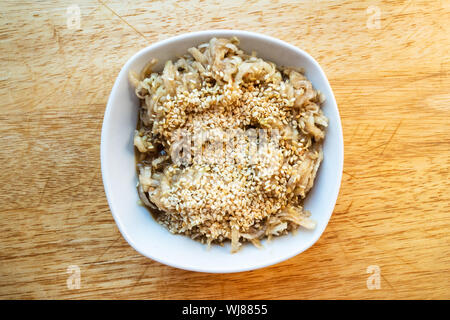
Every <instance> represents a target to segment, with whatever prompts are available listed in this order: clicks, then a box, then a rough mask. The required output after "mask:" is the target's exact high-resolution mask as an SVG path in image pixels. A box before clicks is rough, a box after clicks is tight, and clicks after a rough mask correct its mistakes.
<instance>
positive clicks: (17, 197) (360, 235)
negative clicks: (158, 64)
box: [0, 0, 450, 299]
mask: <svg viewBox="0 0 450 320" xmlns="http://www.w3.org/2000/svg"><path fill="white" fill-rule="evenodd" d="M74 4H75V5H77V6H78V7H79V8H80V12H81V16H80V18H81V20H80V29H78V30H74V29H70V28H68V25H67V19H68V15H67V8H68V7H69V6H71V5H74ZM371 6H374V8H375V10H377V8H378V9H379V12H380V20H379V22H380V25H379V28H377V27H376V26H375V27H373V24H371V21H372V20H371V19H373V12H374V11H371V10H373V8H372V9H369V11H368V8H369V7H371ZM448 21H450V2H449V1H389V2H387V1H370V2H363V1H339V2H338V1H336V2H335V1H281V0H280V1H243V0H239V1H238V0H231V1H226V2H225V1H224V2H222V1H194V0H191V1H183V2H180V1H174V0H170V1H152V2H149V3H146V4H135V3H133V2H132V1H125V2H122V1H115V0H114V1H113V0H111V1H109V0H102V1H94V0H77V1H72V0H71V1H67V2H65V1H61V2H59V4H54V3H52V2H48V3H47V2H34V1H30V2H28V3H27V2H26V1H24V2H20V3H19V2H17V1H2V2H1V4H0V22H1V23H0V67H1V68H0V97H1V99H0V107H1V108H0V159H1V171H0V212H1V222H0V233H1V235H2V236H1V238H0V298H4V299H12V298H20V299H24V298H31V299H56V298H64V299H67V298H75V299H84V298H100V299H107V298H122V299H173V298H177V299H253V298H254V299H322V298H323V299H361V298H362V299H388V298H394V299H404V298H419V299H433V298H441V299H449V298H450V232H449V231H450V216H449V213H450V192H449V191H450V179H449V178H450V172H449V168H450V93H449V92H450V75H449V71H450V56H449V52H450V40H449V35H450V24H449V23H448ZM368 22H369V23H368ZM372 22H373V21H372ZM212 28H235V29H243V30H250V31H256V32H260V33H264V34H267V35H271V36H274V37H277V38H280V39H283V40H286V41H288V42H290V43H292V44H294V45H296V46H298V47H300V48H302V49H304V50H306V51H307V52H309V53H310V54H311V55H312V56H314V57H315V58H316V59H317V60H318V61H319V63H320V64H321V65H322V67H323V68H324V70H325V72H326V74H327V75H328V78H329V80H330V83H331V86H332V87H333V90H334V93H335V95H336V99H337V102H338V105H339V109H340V112H341V117H342V123H343V130H344V137H345V168H344V177H343V181H342V188H341V191H340V195H339V199H338V202H337V205H336V208H335V212H334V214H333V216H332V219H331V221H330V223H329V226H328V227H327V229H326V231H325V233H324V234H323V236H322V238H321V239H320V240H319V241H318V242H317V243H316V244H315V245H314V246H313V247H312V248H310V249H309V250H308V251H306V252H304V253H302V254H301V255H299V256H297V257H294V258H292V259H290V260H288V261H286V262H283V263H280V264H278V265H275V266H272V267H268V268H265V269H261V270H256V271H251V272H245V273H238V274H222V275H220V274H219V275H217V274H201V273H193V272H188V271H182V270H177V269H174V268H171V267H167V266H164V265H161V264H159V263H157V262H154V261H151V260H149V259H147V258H144V257H142V256H141V255H139V254H138V253H137V252H135V251H134V250H133V249H132V248H131V247H130V246H129V245H128V244H127V243H126V241H125V240H124V239H123V238H122V236H121V235H120V233H119V231H118V229H117V227H116V225H115V223H114V221H113V218H112V216H111V214H110V211H109V208H108V205H107V202H106V199H105V195H104V191H103V186H102V181H101V173H100V160H99V159H100V156H99V146H100V130H101V125H102V119H103V112H104V109H105V105H106V101H107V98H108V95H109V92H110V90H111V87H112V85H113V81H114V79H115V77H116V75H117V74H118V72H119V70H120V68H121V67H122V65H123V64H124V63H125V61H126V60H127V59H128V58H129V57H130V56H131V55H133V54H134V53H135V52H137V51H138V50H139V49H141V48H144V47H145V46H147V45H149V44H150V43H153V42H155V41H158V40H161V39H166V38H168V37H171V36H173V35H177V34H181V33H184V32H188V31H195V30H204V29H212ZM70 265H78V266H79V268H80V270H81V287H80V289H74V290H69V289H68V287H67V284H66V281H67V278H68V276H69V275H68V274H67V273H66V271H67V267H68V266H70ZM371 265H377V266H379V267H380V270H381V288H380V289H378V290H369V289H368V287H367V285H366V280H367V278H368V277H369V275H370V274H367V273H366V270H367V267H368V266H371Z"/></svg>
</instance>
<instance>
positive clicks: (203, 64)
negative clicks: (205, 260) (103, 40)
mask: <svg viewBox="0 0 450 320" xmlns="http://www.w3.org/2000/svg"><path fill="white" fill-rule="evenodd" d="M156 63H157V61H156V60H155V59H153V60H152V61H150V62H149V63H148V64H147V66H146V67H144V69H143V70H142V71H141V73H140V75H137V74H135V73H130V81H131V82H132V83H133V85H134V86H135V88H136V90H135V92H136V95H137V96H138V97H139V99H140V107H139V119H138V126H137V129H136V131H135V135H134V145H135V147H136V162H137V170H138V177H139V179H138V185H137V189H138V192H139V197H140V199H141V201H142V204H143V205H145V206H146V207H148V208H149V209H150V211H151V212H152V213H153V215H154V217H155V218H156V220H157V221H158V222H159V223H161V224H162V225H164V226H166V227H167V229H168V230H169V231H170V232H172V233H177V234H184V235H186V236H189V237H191V238H193V239H197V240H200V241H201V242H204V243H207V244H208V245H211V244H215V243H217V244H223V242H225V241H231V247H232V252H235V251H237V250H238V249H239V248H240V247H241V245H242V243H243V242H246V241H248V242H251V243H253V244H254V245H255V246H258V247H260V246H261V243H260V240H262V239H264V238H268V239H270V238H272V237H274V236H280V235H283V234H287V233H289V232H291V231H294V230H297V229H298V228H299V227H304V228H307V229H313V228H314V227H315V222H314V220H313V219H311V218H310V216H311V213H310V212H309V211H307V210H305V209H304V206H303V203H304V200H305V198H306V196H307V195H308V192H309V191H310V190H311V188H312V187H313V184H314V179H315V176H316V173H317V170H318V168H319V166H320V164H321V161H322V159H323V153H322V142H323V139H324V137H325V133H326V128H327V125H328V119H327V118H326V117H325V115H324V114H323V112H322V110H321V105H322V103H323V102H324V100H325V97H324V96H323V95H322V94H321V93H320V92H319V91H317V90H315V89H314V88H313V86H312V84H311V82H310V81H309V80H308V79H307V78H306V77H305V75H303V73H302V71H301V70H296V69H293V68H288V67H282V66H277V65H275V64H274V63H272V62H269V61H265V60H263V59H261V58H258V57H257V55H256V53H254V52H253V53H251V54H248V53H245V52H243V51H242V50H240V49H239V40H238V39H237V38H230V39H225V38H212V39H211V40H210V41H209V42H208V43H203V44H201V45H199V46H198V47H193V48H190V49H189V50H188V52H187V53H186V54H185V55H184V56H182V57H180V58H179V59H178V60H177V61H175V62H172V61H171V60H169V61H167V62H166V63H165V66H164V69H163V71H162V72H159V73H158V72H154V71H153V70H152V68H153V67H154V66H155V65H156Z"/></svg>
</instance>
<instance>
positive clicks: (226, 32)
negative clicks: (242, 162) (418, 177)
mask: <svg viewBox="0 0 450 320" xmlns="http://www.w3.org/2000/svg"><path fill="white" fill-rule="evenodd" d="M205 35H210V36H211V37H219V36H224V37H229V36H237V37H238V38H239V37H240V36H241V35H245V36H247V37H252V38H256V39H258V40H266V41H270V42H272V43H274V44H275V45H277V46H279V47H287V48H289V49H291V50H293V51H295V52H297V53H298V54H299V55H301V56H304V57H306V59H308V60H310V61H311V62H312V63H313V64H314V65H315V67H316V68H317V69H318V70H319V72H320V77H321V78H323V79H324V81H325V83H326V84H327V85H328V87H329V89H330V92H331V97H327V99H332V105H333V108H335V112H336V113H337V121H336V123H334V124H335V125H336V126H337V128H336V129H337V133H338V135H339V140H340V142H341V143H340V145H339V153H340V155H341V157H340V159H337V160H339V161H338V163H337V169H338V170H339V171H338V179H337V188H336V193H335V194H333V195H331V197H330V198H329V203H330V204H332V205H330V207H331V208H332V209H331V211H330V212H329V213H328V216H326V223H325V224H324V225H323V227H322V228H321V230H319V231H318V232H317V233H316V236H315V237H314V238H313V239H312V240H311V241H310V243H308V244H307V245H306V246H304V247H303V248H300V249H299V250H294V251H293V252H289V253H287V254H284V255H280V256H275V257H274V258H273V259H268V260H266V261H263V262H260V263H256V264H253V265H251V266H249V267H244V268H242V267H238V268H234V267H231V268H230V267H227V268H222V269H221V268H217V269H214V270H211V269H208V268H198V267H190V266H186V265H183V264H180V263H174V262H173V261H166V260H165V259H164V257H161V256H154V255H152V254H149V253H148V252H145V253H144V252H142V251H141V250H140V249H139V246H137V244H135V243H134V241H133V240H132V239H131V237H130V236H129V235H128V233H127V231H126V228H125V227H124V225H123V224H122V222H121V219H120V217H119V216H118V214H117V213H116V212H115V210H114V209H113V208H114V207H115V206H114V199H112V196H111V192H110V189H109V186H110V184H111V180H110V177H109V176H108V174H107V172H106V169H105V168H106V166H107V165H106V162H107V159H106V143H105V140H106V137H107V131H108V127H109V122H110V121H109V119H110V116H111V109H112V107H111V105H112V102H113V97H114V96H115V92H116V91H117V90H118V87H119V83H120V81H119V79H121V78H122V77H123V76H124V73H125V72H126V70H128V69H129V67H130V65H131V64H132V63H133V62H134V61H135V60H136V59H138V58H139V57H141V56H142V55H146V54H147V52H149V51H152V50H155V49H156V48H159V47H163V46H165V45H167V44H170V43H173V42H177V41H180V40H185V39H189V38H196V37H199V36H205ZM100 164H101V173H102V181H103V186H104V191H105V195H106V199H107V202H108V206H109V209H110V211H111V214H112V216H113V218H114V221H115V223H116V225H117V227H118V228H119V231H120V233H121V234H122V236H123V237H124V238H125V240H126V241H127V242H128V244H129V245H130V246H131V247H132V248H133V249H134V250H136V251H137V252H138V253H140V254H141V255H143V256H145V257H147V258H150V259H152V260H154V261H157V262H159V263H162V264H165V265H168V266H171V267H175V268H178V269H182V270H188V271H195V272H204V273H236V272H244V271H250V270H256V269H260V268H265V267H268V266H271V265H274V264H277V263H280V262H283V261H286V260H288V259H291V258H293V257H295V256H297V255H299V254H300V253H302V252H304V251H306V250H308V249H309V248H310V247H311V246H312V245H314V244H315V243H316V242H317V241H318V240H319V239H320V237H321V236H322V234H323V232H324V231H325V229H326V227H327V226H328V223H329V221H330V219H331V216H332V214H333V212H334V208H335V206H336V202H337V199H338V196H339V192H340V187H341V184H342V174H343V166H344V139H343V131H342V124H341V117H340V113H339V108H338V106H337V102H336V98H335V96H334V92H333V90H332V88H331V85H330V83H329V81H328V78H327V76H326V75H325V72H324V71H323V69H322V67H321V66H320V65H319V63H318V62H317V61H316V60H315V59H314V58H313V57H312V56H311V55H310V54H308V53H307V52H305V51H304V50H302V49H300V48H298V47H296V46H294V45H291V44H289V43H287V42H286V41H283V40H280V39H277V38H274V37H272V36H268V35H265V34H261V33H257V32H252V31H244V30H236V29H211V30H203V31H196V32H189V33H183V34H180V35H176V36H173V37H169V38H167V39H164V40H161V41H157V42H155V43H152V44H151V45H149V46H147V47H145V48H143V49H141V50H139V51H138V52H137V53H135V54H134V55H132V56H131V57H130V58H128V60H127V62H126V63H125V64H124V65H123V66H122V68H121V70H120V72H119V74H118V75H117V77H116V79H115V82H114V85H113V87H112V89H111V93H110V95H109V97H108V101H107V104H106V109H105V113H104V117H103V123H102V130H101V141H100Z"/></svg>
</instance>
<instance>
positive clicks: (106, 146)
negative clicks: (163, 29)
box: [101, 30, 344, 273]
mask: <svg viewBox="0 0 450 320" xmlns="http://www.w3.org/2000/svg"><path fill="white" fill-rule="evenodd" d="M232 36H237V37H238V38H239V39H240V41H241V44H240V47H241V48H242V49H243V50H245V51H247V52H251V51H253V50H254V51H256V52H257V54H258V56H259V57H262V58H264V59H267V60H270V61H273V62H275V63H276V64H277V65H285V66H292V67H303V68H304V69H305V70H306V76H307V77H308V79H309V80H310V81H311V82H312V84H313V86H314V87H315V88H316V89H318V90H320V91H321V92H323V93H324V95H325V97H326V102H325V104H324V106H323V110H324V113H325V114H326V116H327V117H328V119H329V127H328V130H327V134H326V138H325V142H324V146H323V150H324V160H323V162H322V165H321V166H320V169H319V172H318V175H317V178H316V181H315V184H314V187H313V189H312V190H311V192H310V193H309V195H308V198H307V200H306V202H305V207H306V209H308V210H310V211H311V213H312V218H313V219H314V220H315V221H317V227H316V229H315V230H312V231H308V230H305V229H300V230H299V232H298V233H297V234H296V235H293V234H289V235H286V236H282V237H279V238H274V239H273V240H272V241H270V242H266V241H263V245H264V248H263V249H257V248H256V247H254V246H253V245H251V244H246V245H244V246H243V248H242V249H241V250H240V251H239V252H237V253H234V254H231V253H230V245H229V244H227V245H225V246H224V247H220V246H212V247H211V249H209V250H208V249H207V247H206V245H203V244H201V243H199V242H196V241H194V240H191V239H189V238H188V237H185V236H182V235H173V234H171V233H170V232H169V231H168V230H167V229H165V228H164V227H162V226H161V225H159V224H158V223H157V222H155V220H154V219H153V217H152V216H151V214H150V213H149V212H148V211H147V209H146V208H144V207H142V206H139V205H138V199H139V197H138V193H137V191H136V182H137V175H136V171H135V159H134V151H133V132H134V129H135V128H136V121H137V111H138V99H137V97H136V96H135V94H134V89H133V87H132V85H131V84H130V83H129V82H128V73H129V71H130V70H134V71H137V72H139V71H140V70H141V68H143V66H144V65H145V64H146V63H147V62H148V61H149V60H150V59H152V58H157V59H158V61H159V63H158V65H157V66H156V69H157V70H158V71H159V70H161V69H162V67H163V65H164V62H165V61H167V60H169V59H175V58H176V57H178V56H180V55H183V54H185V53H186V50H187V49H188V48H190V47H193V46H197V45H199V44H200V43H202V42H206V41H209V40H210V39H211V38H212V37H232ZM158 68H159V69H158ZM343 157H344V147H343V138H342V128H341V121H340V118H339V112H338V108H337V105H336V101H335V98H334V95H333V92H332V90H331V87H330V84H329V83H328V80H327V77H326V76H325V73H324V72H323V71H322V69H321V67H320V66H319V64H318V63H317V62H316V61H315V60H314V59H313V58H312V57H311V56H310V55H309V54H307V53H306V52H304V51H302V50H300V49H298V48H296V47H294V46H292V45H290V44H288V43H286V42H283V41H281V40H278V39H274V38H271V37H268V36H265V35H261V34H257V33H252V32H246V31H236V30H211V31H202V32H195V33H189V34H183V35H181V36H177V37H173V38H170V39H167V40H164V41H160V42H158V43H155V44H153V45H151V46H149V47H147V48H145V49H142V50H141V51H139V52H138V53H136V54H135V55H134V56H132V57H131V58H130V59H129V60H128V61H127V63H126V64H125V66H124V67H123V68H122V70H121V71H120V73H119V76H118V77H117V79H116V82H115V83H114V87H113V89H112V91H111V95H110V97H109V100H108V105H107V107H106V111H105V117H104V120H103V128H102V137H101V166H102V175H103V183H104V186H105V192H106V197H107V199H108V203H109V206H110V208H111V212H112V215H113V217H114V219H115V221H116V223H117V226H118V227H119V230H120V232H121V233H122V235H123V236H124V238H125V239H126V240H127V241H128V243H129V244H130V245H131V246H132V247H133V248H134V249H135V250H136V251H138V252H139V253H141V254H142V255H144V256H146V257H149V258H151V259H153V260H156V261H159V262H161V263H164V264H166V265H169V266H173V267H176V268H180V269H185V270H192V271H200V272H217V273H225V272H239V271H246V270H253V269H257V268H262V267H266V266H270V265H273V264H275V263H278V262H281V261H284V260H286V259H289V258H291V257H293V256H295V255H297V254H299V253H301V252H303V251H305V250H306V249H308V248H309V247H310V246H312V245H313V244H314V243H315V242H316V241H317V240H318V239H319V237H320V236H321V234H322V233H323V231H324V230H325V227H326V226H327V224H328V221H329V220H330V217H331V214H332V212H333V209H334V205H335V203H336V199H337V196H338V193H339V187H340V183H341V177H342V169H343Z"/></svg>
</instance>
